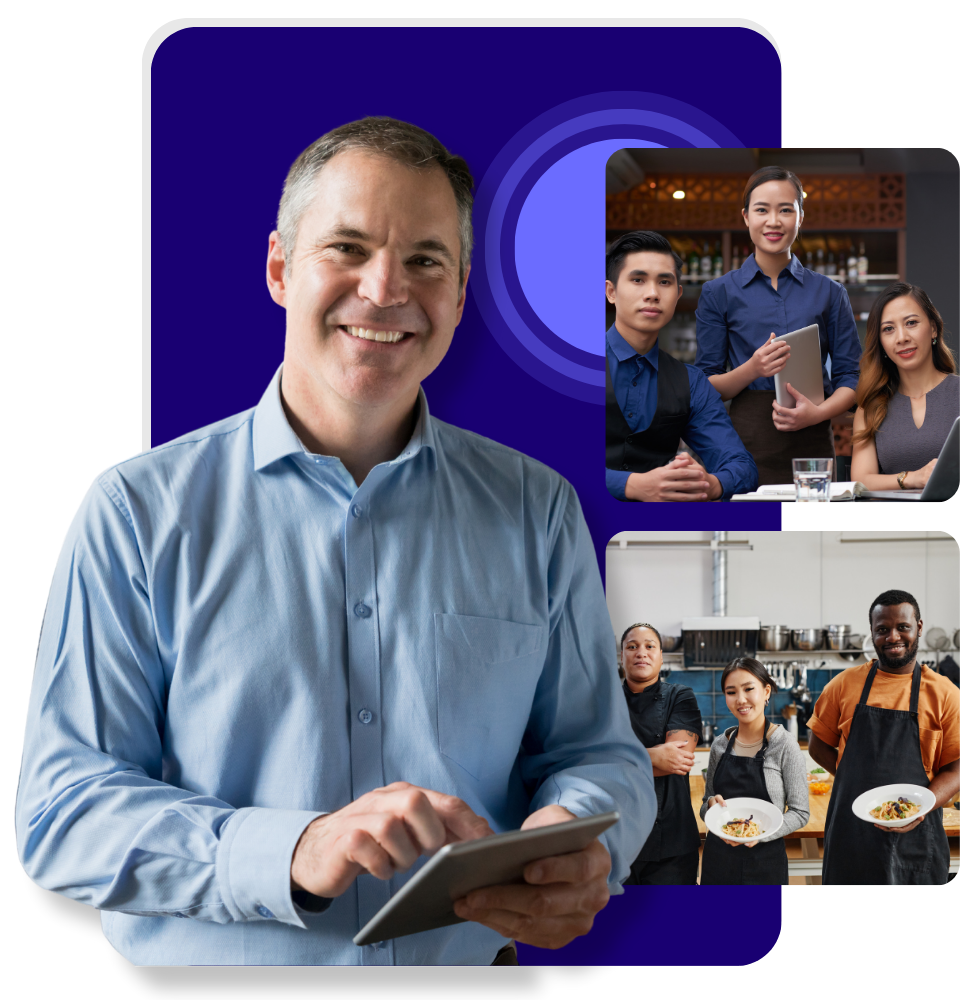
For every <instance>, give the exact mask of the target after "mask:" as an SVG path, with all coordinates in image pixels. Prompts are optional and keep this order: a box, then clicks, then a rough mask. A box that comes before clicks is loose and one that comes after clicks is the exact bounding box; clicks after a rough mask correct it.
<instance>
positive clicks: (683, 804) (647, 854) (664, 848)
mask: <svg viewBox="0 0 979 1000" xmlns="http://www.w3.org/2000/svg"><path fill="white" fill-rule="evenodd" d="M622 687H623V690H624V691H626V692H627V693H626V703H627V704H628V706H629V719H630V721H631V723H632V731H633V732H634V733H635V734H636V736H637V737H638V738H639V741H640V742H641V743H642V745H643V746H644V747H658V746H662V744H663V743H665V742H666V727H667V725H668V724H669V722H670V715H671V712H672V711H673V707H674V704H675V692H676V690H677V688H679V685H673V684H667V683H666V681H663V680H659V681H658V682H657V683H656V684H655V685H651V686H650V687H647V688H645V689H644V690H643V691H642V692H640V693H639V695H638V696H637V695H636V694H630V693H628V687H627V686H626V683H625V681H623V682H622ZM684 690H689V689H686V688H684ZM640 706H641V707H640ZM689 723H690V725H691V726H693V725H696V727H697V729H699V728H701V723H700V719H699V717H698V718H697V720H696V722H695V721H694V720H693V719H690V720H689ZM653 782H654V784H655V786H656V805H657V808H656V823H655V825H654V826H653V829H652V830H651V831H650V833H649V836H648V837H647V838H646V843H645V844H643V846H642V850H640V852H639V854H638V855H637V857H636V860H635V861H634V862H633V863H632V875H633V876H637V877H638V874H639V873H640V872H642V871H644V870H646V869H648V868H649V866H650V864H652V863H655V862H658V861H663V860H665V859H668V858H676V857H679V856H684V855H687V854H695V855H699V854H700V832H699V831H698V829H697V819H696V816H695V815H694V811H693V806H692V805H691V803H690V776H689V775H686V774H682V775H681V774H664V775H661V776H660V777H658V778H653ZM696 880H697V866H696V864H695V865H694V873H693V879H692V880H691V882H690V884H691V885H693V884H694V883H695V882H696Z"/></svg>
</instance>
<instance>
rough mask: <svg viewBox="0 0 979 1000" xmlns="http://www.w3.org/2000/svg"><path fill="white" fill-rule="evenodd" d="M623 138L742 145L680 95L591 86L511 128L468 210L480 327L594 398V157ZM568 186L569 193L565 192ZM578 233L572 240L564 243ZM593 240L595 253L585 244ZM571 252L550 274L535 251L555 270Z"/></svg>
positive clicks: (552, 379)
mask: <svg viewBox="0 0 979 1000" xmlns="http://www.w3.org/2000/svg"><path fill="white" fill-rule="evenodd" d="M623 146H634V147H635V146H695V147H718V146H725V147H740V146H741V143H740V142H739V141H738V139H737V137H736V136H734V135H733V133H731V132H730V131H728V130H727V129H726V128H724V126H722V125H721V124H720V123H719V122H717V121H715V120H714V119H712V118H710V116H709V115H706V114H704V113H703V112H702V111H699V110H698V109H697V108H694V107H692V106H691V105H689V104H685V103H683V102H682V101H676V100H673V99H672V98H668V97H663V96H661V95H658V94H650V93H642V92H633V93H607V94H591V95H588V96H587V97H584V98H578V99H577V100H575V101H569V102H567V103H565V104H561V105H558V106H557V107H556V108H552V109H551V110H550V111H547V112H545V113H544V114H542V115H540V116H539V117H538V118H536V119H534V121H532V122H530V123H529V124H528V125H527V126H525V127H524V128H523V129H521V130H520V132H518V133H517V134H516V135H515V136H514V137H513V139H511V140H510V142H508V143H507V145H506V146H505V147H504V148H503V149H502V150H501V151H500V153H499V154H498V155H497V157H496V159H495V160H494V161H493V163H492V164H491V165H490V168H489V170H487V172H486V176H485V177H484V178H483V180H482V183H481V184H480V185H479V190H478V191H477V193H476V201H475V205H474V209H473V214H474V217H475V223H476V231H477V233H481V234H482V240H481V242H480V244H479V245H478V246H477V248H476V250H477V253H476V259H475V262H474V265H473V272H472V277H471V285H472V291H473V297H474V299H475V301H476V305H477V307H478V308H479V312H480V315H481V316H482V317H483V319H484V321H485V322H486V325H487V326H488V327H489V329H490V332H491V333H492V334H493V336H494V337H495V338H496V340H497V342H498V343H499V344H500V346H501V347H502V348H503V349H504V350H505V351H506V352H507V354H508V355H509V356H510V357H511V358H512V359H513V360H514V361H515V362H517V364H519V365H520V366H521V368H523V369H524V370H525V371H527V372H528V373H529V374H531V375H533V376H534V378H536V379H537V380H538V381H540V382H543V383H544V384H545V385H548V386H550V387H551V388H553V389H556V390H557V391H559V392H562V393H564V394H565V395H568V396H571V397H573V398H575V399H581V400H586V401H588V402H593V403H596V404H599V405H601V404H603V403H604V382H605V376H604V363H603V361H602V357H601V355H602V353H603V351H602V348H601V336H600V335H601V329H602V327H601V322H602V319H601V316H600V305H599V306H598V308H597V309H596V307H595V306H592V302H597V303H599V304H600V302H601V300H600V299H599V298H598V294H599V293H598V289H599V288H600V287H601V284H600V282H601V274H602V270H601V265H600V264H597V265H596V264H595V263H593V260H592V259H593V258H594V260H595V261H597V260H598V254H599V253H601V249H600V248H601V247H602V245H603V242H604V241H603V234H604V203H605V199H604V170H599V169H597V168H598V166H599V165H601V166H604V159H603V158H602V157H603V155H604V158H605V159H607V157H608V156H609V155H610V154H611V152H612V151H613V150H614V149H616V148H621V147H623ZM588 147H594V148H592V149H591V151H590V152H589V151H588ZM578 151H582V152H578ZM572 188H573V189H576V196H575V197H574V198H572V199H567V197H566V196H567V194H568V193H569V190H570V189H572ZM562 198H563V199H564V200H565V202H566V204H565V205H564V212H565V214H563V215H562V213H561V201H562ZM596 206H597V207H596ZM525 207H526V213H524V212H523V209H524V208H525ZM599 214H600V215H601V217H602V218H601V221H600V222H597V221H596V220H597V219H598V216H599ZM556 216H558V217H559V218H560V225H559V226H558V228H559V230H560V232H559V233H557V234H555V233H554V232H553V225H554V219H555V217H556ZM593 230H594V232H593ZM555 235H556V236H557V240H555ZM576 235H577V237H578V239H577V240H576V242H575V243H574V244H573V245H570V246H568V245H566V244H565V242H564V241H565V240H567V239H574V238H575V236H576ZM542 238H543V239H547V240H548V241H549V242H548V243H542V242H541V240H542ZM592 242H595V243H596V246H597V248H598V249H597V250H596V249H593V248H592V246H590V245H588V244H590V243H592ZM572 255H573V256H575V257H576V264H575V266H574V267H573V268H570V270H569V273H568V274H566V275H564V276H561V277H554V276H552V274H551V269H548V268H547V266H546V261H544V260H541V259H539V258H542V257H546V258H547V259H548V260H549V261H550V262H551V263H552V264H555V266H556V269H557V270H558V271H560V267H561V263H560V262H561V259H562V258H568V257H570V256H572ZM593 267H595V268H597V269H596V270H595V271H594V273H593V274H594V276H593V280H588V276H589V274H590V273H592V268H593ZM555 282H557V283H558V285H556V284H555ZM549 284H550V287H548V286H549ZM559 285H563V287H559ZM552 289H553V294H552ZM528 292H529V294H528ZM535 304H536V306H537V308H535ZM538 310H540V312H539V311H538ZM541 313H543V315H541ZM593 314H594V315H595V319H594V321H595V322H598V323H599V324H600V325H599V327H598V330H597V331H596V333H595V334H594V335H592V334H590V333H589V329H588V322H589V318H590V317H591V316H592V315H593ZM555 327H557V329H555ZM596 339H597V345H596ZM596 346H597V349H596Z"/></svg>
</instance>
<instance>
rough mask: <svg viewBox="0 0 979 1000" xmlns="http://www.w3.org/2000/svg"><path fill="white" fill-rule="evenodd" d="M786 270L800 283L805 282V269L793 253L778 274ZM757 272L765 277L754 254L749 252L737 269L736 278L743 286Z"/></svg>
mask: <svg viewBox="0 0 979 1000" xmlns="http://www.w3.org/2000/svg"><path fill="white" fill-rule="evenodd" d="M786 271H788V272H789V274H790V275H791V276H792V277H793V278H795V280H796V281H798V282H799V284H800V285H802V284H805V278H804V275H805V273H806V269H805V268H804V267H803V266H802V261H801V260H799V258H798V257H796V255H795V254H792V256H791V257H789V262H788V264H787V265H786V266H785V267H784V268H782V271H781V272H780V275H781V274H785V272H786ZM759 274H760V275H762V277H765V274H764V272H763V271H762V269H761V268H760V267H759V266H758V262H757V261H756V260H755V255H754V254H751V256H750V257H748V259H747V260H746V261H745V262H744V263H743V264H742V265H741V267H740V268H739V269H738V275H737V278H738V280H739V281H740V282H741V287H742V288H744V286H745V285H747V284H749V283H750V282H751V281H752V280H753V279H754V278H755V277H757V276H758V275H759Z"/></svg>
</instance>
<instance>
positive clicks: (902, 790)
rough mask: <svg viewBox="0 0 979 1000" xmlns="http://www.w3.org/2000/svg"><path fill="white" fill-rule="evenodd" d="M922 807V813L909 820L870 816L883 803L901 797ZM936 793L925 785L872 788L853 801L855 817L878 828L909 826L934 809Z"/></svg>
mask: <svg viewBox="0 0 979 1000" xmlns="http://www.w3.org/2000/svg"><path fill="white" fill-rule="evenodd" d="M902 796H903V797H904V798H906V799H908V800H909V801H911V802H914V803H915V804H916V805H919V806H921V812H917V813H915V814H914V815H913V816H909V817H908V818H907V819H874V817H873V816H871V815H870V810H871V809H876V808H877V807H878V806H879V805H880V804H881V803H882V802H888V801H889V800H891V799H899V798H901V797H902ZM934 805H935V793H934V792H933V791H931V789H930V788H926V787H925V786H924V785H907V784H897V785H881V786H880V787H879V788H871V789H870V791H868V792H864V793H863V795H858V796H857V797H856V798H855V799H854V800H853V815H854V816H856V817H857V819H862V820H863V821H864V822H866V823H876V824H877V825H878V826H907V825H908V823H913V822H914V821H915V820H916V819H920V817H921V814H922V813H926V812H928V810H929V809H932V808H934Z"/></svg>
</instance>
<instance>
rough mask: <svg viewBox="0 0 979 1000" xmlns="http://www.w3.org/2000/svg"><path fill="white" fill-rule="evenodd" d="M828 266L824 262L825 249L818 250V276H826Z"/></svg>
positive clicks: (819, 248)
mask: <svg viewBox="0 0 979 1000" xmlns="http://www.w3.org/2000/svg"><path fill="white" fill-rule="evenodd" d="M825 273H826V264H825V262H824V260H823V248H822V247H817V248H816V274H825Z"/></svg>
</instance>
